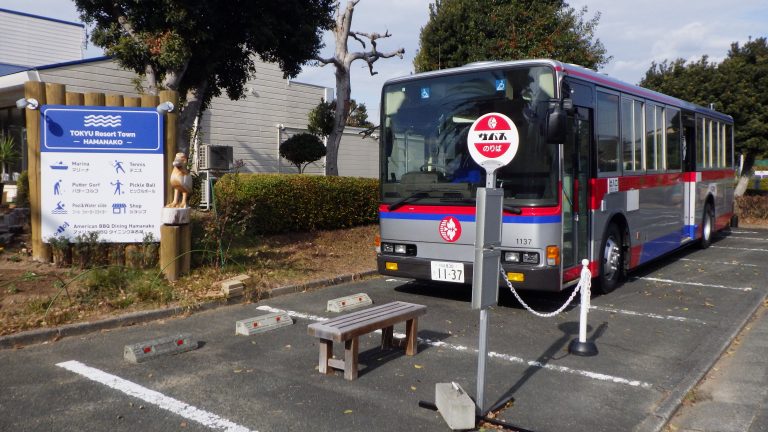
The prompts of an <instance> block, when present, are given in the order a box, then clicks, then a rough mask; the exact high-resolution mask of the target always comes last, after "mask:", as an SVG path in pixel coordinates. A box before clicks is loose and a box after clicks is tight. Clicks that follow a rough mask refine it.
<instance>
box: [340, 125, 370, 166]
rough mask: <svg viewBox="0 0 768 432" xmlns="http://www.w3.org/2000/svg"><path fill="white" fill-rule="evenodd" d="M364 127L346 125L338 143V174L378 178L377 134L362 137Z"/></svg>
mask: <svg viewBox="0 0 768 432" xmlns="http://www.w3.org/2000/svg"><path fill="white" fill-rule="evenodd" d="M364 130H365V129H361V128H352V127H347V128H346V129H344V135H343V136H342V137H341V144H340V145H339V160H338V164H339V175H341V176H345V177H370V178H379V139H378V134H374V135H373V136H370V137H368V138H363V137H362V135H361V134H360V132H362V131H364Z"/></svg>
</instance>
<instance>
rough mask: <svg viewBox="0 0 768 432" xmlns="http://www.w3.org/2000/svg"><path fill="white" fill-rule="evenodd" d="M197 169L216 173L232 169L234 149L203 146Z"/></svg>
mask: <svg viewBox="0 0 768 432" xmlns="http://www.w3.org/2000/svg"><path fill="white" fill-rule="evenodd" d="M197 169H199V170H216V171H228V170H230V169H232V147H231V146H219V145H210V144H202V145H201V146H200V153H199V155H198V159H197Z"/></svg>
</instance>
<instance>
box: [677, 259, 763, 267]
mask: <svg viewBox="0 0 768 432" xmlns="http://www.w3.org/2000/svg"><path fill="white" fill-rule="evenodd" d="M679 260H680V261H693V262H700V263H705V264H726V265H737V266H744V267H760V266H759V265H757V264H745V263H740V262H736V261H731V262H728V261H707V260H700V259H693V258H679Z"/></svg>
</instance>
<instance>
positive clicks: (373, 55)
mask: <svg viewBox="0 0 768 432" xmlns="http://www.w3.org/2000/svg"><path fill="white" fill-rule="evenodd" d="M349 35H350V37H353V38H355V39H357V40H358V41H360V43H362V44H363V47H365V43H363V41H362V40H361V39H360V37H364V38H366V39H368V40H370V41H371V50H370V51H367V52H356V53H351V54H350V55H349V60H348V62H347V63H348V64H351V63H352V62H353V61H355V60H358V59H361V60H364V61H365V62H366V63H368V70H369V71H370V73H371V75H376V74H378V72H375V71H374V70H373V64H374V63H376V60H378V59H380V58H391V57H394V56H398V57H400V58H403V54H405V49H404V48H400V49H399V50H396V51H390V52H387V53H383V52H381V51H379V50H377V47H376V40H377V39H383V38H388V37H390V36H392V35H391V34H390V33H389V30H387V31H386V32H384V34H381V33H363V32H350V33H349Z"/></svg>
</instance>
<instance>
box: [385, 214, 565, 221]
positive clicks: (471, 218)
mask: <svg viewBox="0 0 768 432" xmlns="http://www.w3.org/2000/svg"><path fill="white" fill-rule="evenodd" d="M379 216H380V217H381V218H382V219H405V220H435V221H439V220H443V218H444V217H445V215H443V214H432V213H379ZM451 216H453V217H455V218H456V219H458V220H459V221H460V222H474V221H475V215H451ZM561 220H562V219H561V217H560V215H554V216H504V217H503V219H502V221H503V222H504V223H520V224H550V223H560V221H561Z"/></svg>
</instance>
